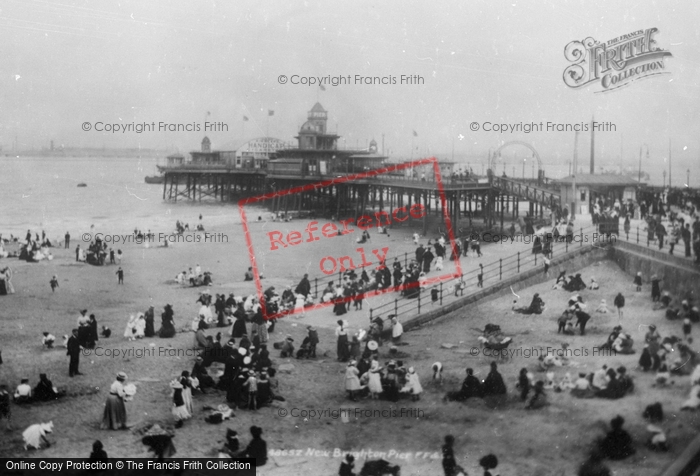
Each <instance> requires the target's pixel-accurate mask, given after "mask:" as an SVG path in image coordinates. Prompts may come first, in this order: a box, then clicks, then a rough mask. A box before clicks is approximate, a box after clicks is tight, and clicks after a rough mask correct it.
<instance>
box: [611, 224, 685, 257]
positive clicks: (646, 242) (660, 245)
mask: <svg viewBox="0 0 700 476" xmlns="http://www.w3.org/2000/svg"><path fill="white" fill-rule="evenodd" d="M667 233H668V231H667ZM691 233H692V232H691ZM620 240H622V241H623V242H625V243H629V244H630V245H633V246H636V247H639V248H644V249H648V250H652V251H656V252H659V253H667V254H669V255H670V256H673V258H672V259H675V260H682V261H683V262H684V264H693V263H695V264H697V263H698V261H697V260H698V257H697V256H696V257H695V258H693V241H692V235H691V238H690V239H689V240H688V253H687V254H686V243H685V241H684V240H683V239H682V238H681V237H679V239H678V242H676V240H675V238H674V237H673V236H671V235H670V234H666V235H664V236H663V240H662V239H661V238H660V237H659V236H658V235H657V234H656V232H655V230H651V232H650V230H649V228H648V227H639V226H636V227H634V228H630V229H629V230H623V231H621V232H620ZM672 244H673V254H671V253H670V251H671V245H672ZM693 260H695V261H693Z"/></svg>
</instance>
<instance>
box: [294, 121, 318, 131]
mask: <svg viewBox="0 0 700 476" xmlns="http://www.w3.org/2000/svg"><path fill="white" fill-rule="evenodd" d="M299 132H305V133H309V132H311V133H314V134H319V133H320V132H321V131H320V130H319V126H318V124H316V123H315V122H313V121H306V122H305V123H304V125H303V126H301V129H299Z"/></svg>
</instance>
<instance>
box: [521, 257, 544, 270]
mask: <svg viewBox="0 0 700 476" xmlns="http://www.w3.org/2000/svg"><path fill="white" fill-rule="evenodd" d="M518 254H520V253H518ZM542 254H544V253H542ZM535 266H537V253H535ZM519 272H520V263H518V273H519Z"/></svg>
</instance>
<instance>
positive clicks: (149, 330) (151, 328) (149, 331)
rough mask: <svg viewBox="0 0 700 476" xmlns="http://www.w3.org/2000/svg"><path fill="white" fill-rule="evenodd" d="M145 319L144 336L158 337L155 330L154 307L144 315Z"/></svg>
mask: <svg viewBox="0 0 700 476" xmlns="http://www.w3.org/2000/svg"><path fill="white" fill-rule="evenodd" d="M144 317H145V319H146V327H145V328H144V330H143V335H144V336H145V337H153V336H155V335H156V330H155V323H154V320H155V313H154V312H153V306H151V307H149V308H148V311H146V313H145V314H144Z"/></svg>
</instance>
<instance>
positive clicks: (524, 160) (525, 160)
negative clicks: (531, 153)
mask: <svg viewBox="0 0 700 476" xmlns="http://www.w3.org/2000/svg"><path fill="white" fill-rule="evenodd" d="M525 162H527V159H526V158H524V159H523V178H525Z"/></svg>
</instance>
